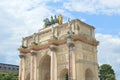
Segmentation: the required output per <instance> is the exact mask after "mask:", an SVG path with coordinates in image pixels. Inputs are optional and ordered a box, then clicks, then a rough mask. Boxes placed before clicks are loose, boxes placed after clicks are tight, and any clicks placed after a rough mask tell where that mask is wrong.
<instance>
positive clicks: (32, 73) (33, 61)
mask: <svg viewBox="0 0 120 80" xmlns="http://www.w3.org/2000/svg"><path fill="white" fill-rule="evenodd" d="M35 58H36V53H35V52H31V64H30V80H36V77H35V76H36V74H35V73H36V67H35V66H36V59H35Z"/></svg>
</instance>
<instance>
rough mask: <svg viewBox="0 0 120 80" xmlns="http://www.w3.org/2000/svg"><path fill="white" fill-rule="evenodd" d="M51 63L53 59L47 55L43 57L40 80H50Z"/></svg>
mask: <svg viewBox="0 0 120 80" xmlns="http://www.w3.org/2000/svg"><path fill="white" fill-rule="evenodd" d="M50 62H51V57H50V56H49V55H45V56H43V57H42V59H41V62H40V72H39V75H40V77H39V79H40V80H50Z"/></svg>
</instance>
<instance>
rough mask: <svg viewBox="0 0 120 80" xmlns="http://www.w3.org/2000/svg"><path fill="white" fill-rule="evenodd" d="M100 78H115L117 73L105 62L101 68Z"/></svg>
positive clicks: (104, 79) (111, 79)
mask: <svg viewBox="0 0 120 80" xmlns="http://www.w3.org/2000/svg"><path fill="white" fill-rule="evenodd" d="M99 77H100V80H115V73H114V70H113V69H112V67H111V66H110V65H109V64H103V65H101V66H100V68H99Z"/></svg>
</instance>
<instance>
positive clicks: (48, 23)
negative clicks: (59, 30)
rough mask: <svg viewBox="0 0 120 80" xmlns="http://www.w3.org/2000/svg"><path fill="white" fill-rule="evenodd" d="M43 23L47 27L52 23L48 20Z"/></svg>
mask: <svg viewBox="0 0 120 80" xmlns="http://www.w3.org/2000/svg"><path fill="white" fill-rule="evenodd" d="M43 22H45V23H44V25H45V27H47V26H49V25H51V22H50V21H49V19H48V18H46V19H44V20H43Z"/></svg>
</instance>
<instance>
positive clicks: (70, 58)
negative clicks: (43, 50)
mask: <svg viewBox="0 0 120 80" xmlns="http://www.w3.org/2000/svg"><path fill="white" fill-rule="evenodd" d="M66 38H67V46H68V58H69V69H68V80H72V78H73V75H72V52H71V50H73V49H74V48H75V47H74V44H73V42H72V37H71V34H70V33H69V32H68V33H67V36H66Z"/></svg>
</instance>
